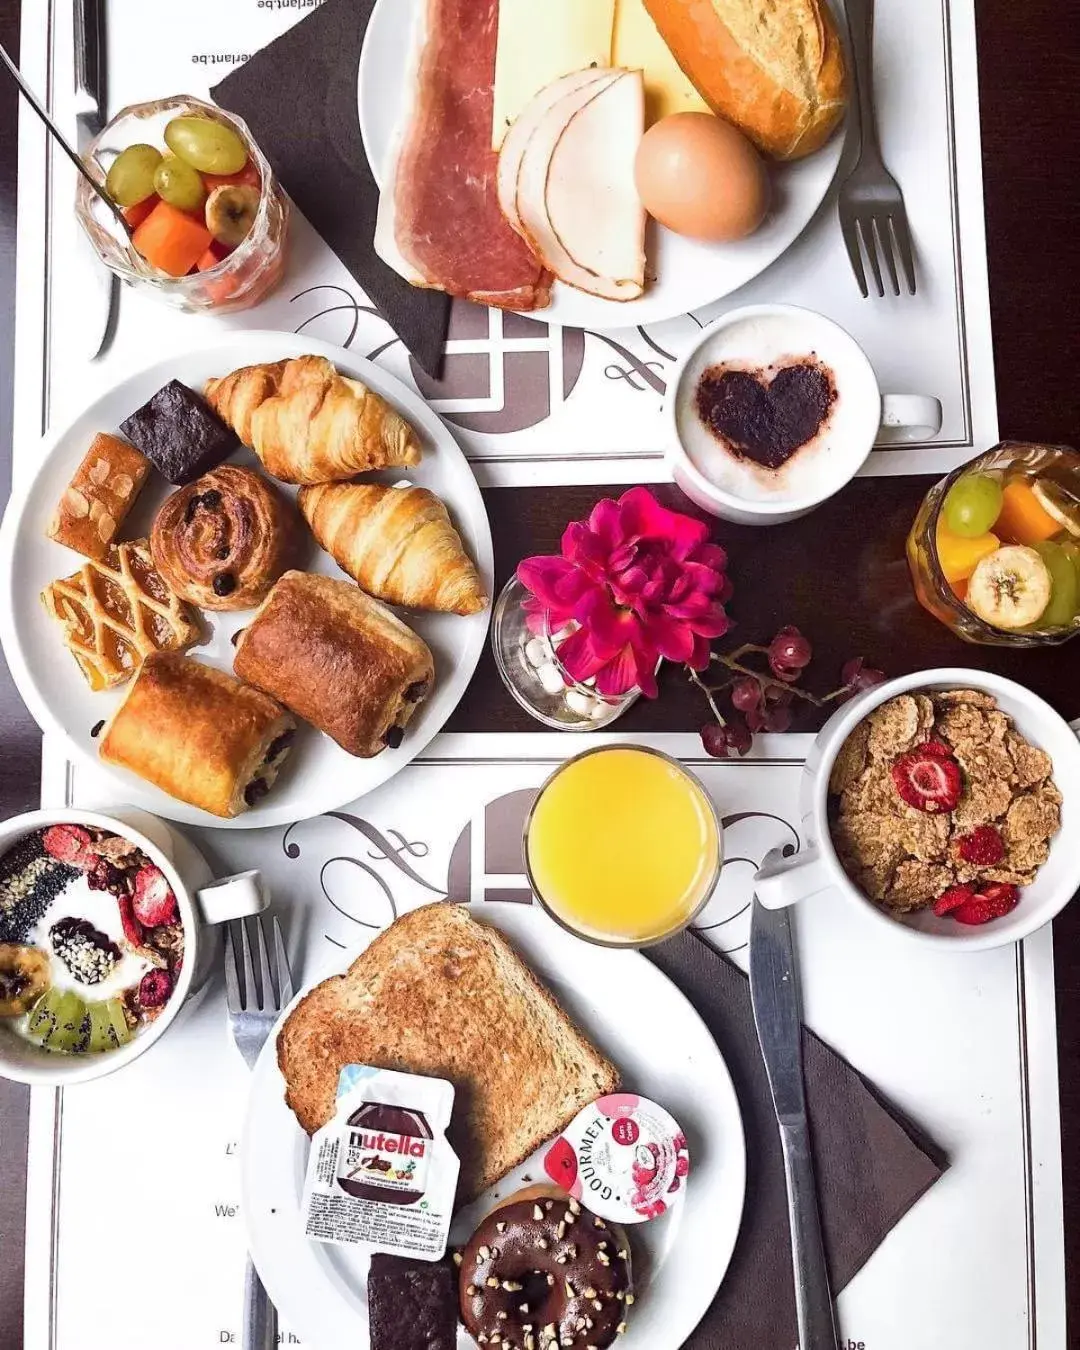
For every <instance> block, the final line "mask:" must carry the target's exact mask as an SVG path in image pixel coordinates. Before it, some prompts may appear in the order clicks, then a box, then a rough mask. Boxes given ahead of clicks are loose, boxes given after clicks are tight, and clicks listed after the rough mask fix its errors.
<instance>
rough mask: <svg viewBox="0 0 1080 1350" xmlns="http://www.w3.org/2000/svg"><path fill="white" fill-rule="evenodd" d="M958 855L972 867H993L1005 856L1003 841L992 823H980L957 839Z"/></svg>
mask: <svg viewBox="0 0 1080 1350" xmlns="http://www.w3.org/2000/svg"><path fill="white" fill-rule="evenodd" d="M958 847H959V850H960V856H961V858H963V860H964V862H966V863H971V865H972V866H973V867H993V866H995V865H996V864H997V863H999V862H1000V861H1001V860H1002V858H1004V856H1005V842H1004V840H1003V839H1002V837H1001V835H1000V834H999V833H998V832H997V830H995V829H994V827H993V825H980V826H979V828H978V829H977V830H972V832H971V834H965V835H964V837H963V838H962V839H961V840H959V842H958Z"/></svg>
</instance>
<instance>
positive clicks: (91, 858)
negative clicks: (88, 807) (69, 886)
mask: <svg viewBox="0 0 1080 1350" xmlns="http://www.w3.org/2000/svg"><path fill="white" fill-rule="evenodd" d="M41 842H42V844H43V845H44V847H45V852H46V853H47V854H48V855H49V857H50V858H55V859H56V861H57V862H62V863H67V864H68V865H69V866H70V867H82V868H87V867H91V866H92V865H93V864H94V862H95V861H96V859H97V854H96V853H94V852H93V850H92V847H91V845H92V843H93V840H92V839H91V838H90V832H89V830H84V829H83V827H82V826H81V825H50V826H49V828H48V829H47V830H46V831H45V837H44V838H43V839H42V841H41Z"/></svg>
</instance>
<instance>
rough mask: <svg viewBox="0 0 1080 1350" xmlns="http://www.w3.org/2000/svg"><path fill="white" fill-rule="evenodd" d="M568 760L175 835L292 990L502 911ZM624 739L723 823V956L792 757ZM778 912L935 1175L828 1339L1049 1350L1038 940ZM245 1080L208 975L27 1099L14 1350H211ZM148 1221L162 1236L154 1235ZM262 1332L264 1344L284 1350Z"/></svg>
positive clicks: (234, 1221)
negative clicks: (261, 881)
mask: <svg viewBox="0 0 1080 1350" xmlns="http://www.w3.org/2000/svg"><path fill="white" fill-rule="evenodd" d="M603 739H605V740H609V741H613V740H615V739H618V738H616V737H614V736H608V737H604V738H603ZM578 744H579V743H578V741H577V740H576V738H570V737H565V736H563V737H560V736H558V735H540V736H532V735H522V736H510V735H508V736H491V735H472V736H443V737H441V738H439V741H438V742H436V743H435V745H434V746H433V747H432V750H431V753H430V754H429V755H427V756H425V757H424V758H422V759H420V760H417V761H416V762H415V763H414V764H413V765H411V766H410V767H409V768H408V769H406V770H404V771H403V772H402V774H401V775H400V776H399V777H398V778H397V779H395V780H394V781H393V782H392V783H390V784H387V785H386V786H385V787H383V788H381V789H379V790H378V791H377V792H374V793H372V794H371V795H370V796H368V797H367V798H365V799H364V800H363V801H362V802H360V803H356V804H354V805H353V806H351V807H347V808H346V809H345V810H344V811H342V812H340V813H335V814H334V815H333V816H327V817H320V818H318V819H315V820H310V821H306V822H303V823H301V824H299V825H295V826H293V827H291V828H290V829H288V830H263V831H242V832H237V831H230V832H228V833H227V834H226V833H224V832H222V831H217V832H214V831H199V832H191V833H190V835H189V837H191V838H193V839H194V840H196V842H197V843H198V844H199V846H200V847H201V848H202V849H203V850H204V851H205V852H206V854H207V856H208V857H209V858H210V860H211V862H212V864H213V865H214V866H216V867H217V868H219V869H220V870H221V871H222V872H225V871H233V870H236V869H242V868H247V867H259V868H261V869H262V870H263V872H264V875H265V876H266V877H267V879H268V881H269V883H270V886H271V888H272V890H273V892H274V894H275V896H276V897H277V900H276V902H275V908H276V910H277V912H278V913H279V914H280V915H281V916H282V921H283V923H284V924H285V927H286V930H287V934H288V940H289V945H290V950H291V952H292V954H293V962H294V973H295V974H297V975H298V976H300V977H301V978H302V972H307V973H308V976H309V978H310V977H312V976H314V975H317V974H319V973H320V972H321V971H322V969H323V968H324V964H325V963H326V962H327V961H328V960H334V961H340V962H341V965H342V966H344V964H346V962H347V960H348V951H349V948H350V946H351V945H352V943H353V942H354V939H355V935H356V934H357V933H358V932H360V931H370V930H372V929H379V928H381V927H383V926H385V925H386V924H387V923H388V922H390V921H391V920H392V918H393V917H394V915H395V914H397V913H399V912H401V911H402V910H404V909H407V908H411V907H413V906H415V905H418V904H424V903H427V902H429V901H431V900H432V899H437V898H439V897H441V896H443V895H446V894H448V893H452V894H453V895H454V896H455V897H456V898H463V899H464V898H467V899H470V900H474V901H479V900H482V899H484V898H485V897H487V898H500V899H506V898H518V899H520V898H521V896H522V894H523V893H527V884H526V882H525V880H524V878H521V877H519V876H517V875H516V874H515V873H514V872H508V870H507V869H508V868H509V867H512V866H514V865H515V864H514V863H513V860H512V858H511V852H513V851H512V850H509V849H508V847H507V839H508V837H509V836H510V835H511V834H512V833H513V826H512V825H510V823H509V822H510V821H515V822H517V821H520V817H521V813H522V810H523V803H522V797H528V796H529V795H530V794H531V793H532V791H533V790H535V788H536V787H537V786H538V785H539V784H540V783H541V782H542V781H543V779H544V778H545V777H546V776H547V774H548V773H550V771H551V769H552V767H553V766H554V765H555V764H557V763H558V762H560V761H561V759H562V758H563V757H565V756H566V755H568V754H571V753H573V752H574V751H575V750H576V749H577V748H578ZM649 744H652V745H656V746H657V747H658V748H661V749H664V750H667V751H668V752H669V753H672V754H676V755H678V756H679V757H681V758H682V759H683V760H684V762H686V763H687V764H688V765H689V766H690V767H691V768H692V769H693V771H694V772H695V773H697V774H698V775H700V777H701V779H702V781H703V782H704V784H705V785H706V787H707V789H708V791H709V792H710V794H711V795H712V797H713V799H714V800H715V802H716V804H717V807H718V810H719V812H720V815H721V816H722V817H723V818H724V819H725V840H726V849H725V852H726V855H727V857H728V858H729V860H730V861H729V862H728V864H727V866H726V867H725V869H724V874H723V879H722V881H721V884H720V887H719V889H718V891H717V894H716V896H715V897H714V899H713V900H712V901H711V902H710V905H709V906H708V908H707V909H706V911H705V912H704V914H703V915H702V917H701V920H700V926H701V929H702V931H703V932H704V934H705V936H706V937H707V938H708V939H709V940H710V941H711V942H713V943H714V944H715V945H716V946H717V947H719V948H720V949H721V950H724V951H726V952H728V953H729V954H730V955H731V956H732V958H733V959H734V960H735V961H736V962H739V963H744V961H745V946H746V939H747V925H748V910H749V900H750V879H751V877H752V875H753V869H754V867H755V865H756V864H757V863H758V862H759V861H760V859H761V858H762V856H763V855H764V853H765V852H766V851H767V850H768V849H769V848H771V847H773V846H775V845H777V844H781V843H787V842H793V841H795V840H797V838H798V834H797V830H796V827H795V825H794V824H793V822H794V821H796V820H797V819H798V810H797V797H798V788H799V779H800V777H801V774H802V758H801V756H802V755H803V754H804V753H805V751H806V749H807V747H808V744H809V738H808V737H798V736H788V737H778V738H777V737H766V738H762V742H761V744H760V746H759V750H758V753H759V754H764V755H772V756H773V757H770V758H765V757H758V758H752V759H748V760H743V761H738V762H728V763H721V762H718V761H716V760H709V759H706V758H705V757H704V756H703V755H702V754H701V750H700V744H699V743H698V741H697V738H696V737H691V736H661V737H652V738H650V739H649ZM46 788H47V789H51V790H53V796H54V799H56V798H57V795H59V796H62V795H63V793H64V792H65V791H68V792H70V794H71V798H72V800H74V801H76V802H82V803H89V802H94V803H101V802H102V801H103V800H108V798H107V790H106V787H105V784H104V782H103V780H100V779H95V776H94V775H93V774H90V773H84V772H83V770H82V769H81V768H80V769H79V770H78V772H77V773H76V775H75V777H74V778H73V779H70V780H66V781H65V779H61V780H60V781H51V782H48V783H47V784H46ZM57 789H59V793H57ZM515 796H516V798H517V799H516V800H515ZM451 803H452V805H451ZM516 856H517V855H516V852H515V853H514V857H516ZM517 866H520V864H519V863H518V864H517ZM794 917H795V924H796V930H797V941H798V947H799V960H800V970H801V973H802V985H803V994H804V1005H805V1015H806V1020H807V1024H808V1025H810V1026H812V1027H813V1028H814V1030H815V1031H816V1032H817V1033H818V1034H819V1035H820V1036H821V1037H822V1038H823V1039H824V1040H825V1041H826V1042H828V1043H829V1044H831V1045H833V1046H834V1047H835V1048H836V1049H837V1050H838V1051H839V1052H840V1053H841V1054H842V1055H844V1057H845V1058H847V1059H848V1060H849V1062H850V1063H852V1064H853V1065H854V1066H855V1067H856V1068H857V1069H860V1070H862V1071H863V1072H865V1073H866V1074H867V1075H868V1076H869V1078H870V1079H871V1081H872V1082H873V1083H874V1085H875V1086H876V1088H877V1089H878V1090H880V1091H881V1092H882V1093H884V1094H885V1096H886V1097H887V1098H888V1099H889V1100H890V1101H891V1102H892V1103H893V1104H894V1105H895V1106H896V1107H897V1108H898V1109H899V1110H901V1111H903V1112H904V1113H905V1114H906V1115H907V1116H909V1117H910V1119H912V1120H914V1121H916V1122H918V1124H919V1125H920V1126H922V1127H923V1128H924V1129H926V1130H927V1131H928V1133H929V1134H930V1135H931V1137H932V1138H934V1140H935V1141H936V1142H937V1143H938V1144H939V1145H940V1146H941V1147H942V1148H943V1149H944V1150H945V1151H946V1153H947V1154H948V1156H949V1159H950V1169H949V1171H948V1173H947V1174H946V1175H945V1177H944V1178H943V1179H942V1180H941V1181H939V1182H938V1183H937V1184H936V1185H935V1186H934V1187H933V1188H932V1189H931V1191H930V1192H929V1194H927V1195H926V1196H924V1198H923V1199H922V1200H920V1201H919V1203H918V1204H917V1205H916V1206H915V1208H914V1209H913V1210H912V1211H911V1212H910V1213H909V1214H908V1215H907V1216H906V1217H905V1218H904V1219H903V1221H902V1222H901V1223H900V1224H899V1225H898V1226H897V1227H896V1228H895V1229H894V1230H893V1232H892V1233H891V1234H890V1235H889V1237H888V1238H887V1239H886V1240H885V1242H884V1243H883V1245H882V1246H881V1247H880V1248H879V1249H878V1251H877V1252H876V1253H875V1254H874V1255H873V1256H872V1257H871V1259H870V1261H869V1263H868V1264H867V1265H866V1267H865V1268H864V1269H863V1270H862V1272H861V1273H860V1274H859V1275H858V1276H856V1278H855V1279H854V1280H853V1281H852V1283H851V1285H850V1286H849V1287H848V1288H847V1289H846V1290H845V1291H844V1293H843V1294H842V1295H841V1297H840V1299H839V1305H838V1306H839V1319H840V1326H841V1330H842V1333H843V1334H842V1338H841V1345H842V1346H844V1347H848V1346H851V1347H857V1346H858V1345H859V1344H860V1343H861V1344H862V1345H863V1347H864V1350H911V1347H913V1346H918V1347H919V1350H935V1348H936V1347H941V1350H944V1348H945V1347H955V1346H974V1345H988V1346H989V1345H992V1346H993V1347H994V1350H1025V1347H1029V1348H1030V1350H1034V1347H1035V1346H1038V1347H1040V1350H1045V1348H1046V1347H1052V1350H1064V1346H1065V1332H1064V1310H1065V1303H1064V1270H1063V1262H1062V1256H1061V1253H1062V1238H1061V1229H1060V1222H1061V1210H1060V1183H1059V1184H1058V1186H1057V1188H1056V1190H1055V1187H1054V1185H1053V1182H1052V1179H1051V1178H1052V1176H1053V1173H1054V1169H1055V1168H1056V1167H1057V1165H1058V1159H1059V1151H1060V1139H1059V1136H1058V1118H1057V1100H1056V1044H1055V1040H1054V1036H1053V990H1052V987H1051V986H1050V985H1049V984H1048V982H1047V981H1046V978H1045V976H1046V972H1047V971H1048V970H1049V969H1051V965H1052V952H1051V944H1050V934H1049V930H1047V931H1045V932H1043V933H1041V934H1038V935H1037V936H1036V937H1034V938H1032V939H1029V940H1028V941H1027V942H1025V943H1023V944H1022V945H1021V946H1020V947H1018V948H1014V949H1006V950H1001V951H994V952H987V953H983V954H981V955H978V956H973V957H970V958H969V959H966V960H962V961H957V960H956V958H955V957H953V956H945V955H938V954H937V953H932V954H928V953H926V952H925V951H923V950H922V949H921V948H919V947H918V946H916V945H915V944H911V945H910V946H909V945H908V944H906V943H903V942H900V943H897V942H895V941H892V940H890V939H889V937H888V935H887V934H886V935H885V936H884V937H883V935H882V933H881V932H880V931H879V928H878V925H876V924H874V923H871V922H869V921H865V922H864V921H858V920H853V919H852V916H851V914H850V912H849V911H848V909H847V907H846V906H845V905H844V904H843V902H842V900H841V899H840V898H839V897H837V896H831V895H828V894H823V895H821V896H818V897H816V899H815V901H814V902H813V909H812V912H811V910H810V909H809V908H804V909H803V910H801V911H798V910H797V911H795V916H794ZM246 1075H247V1071H246V1070H245V1069H244V1067H243V1064H242V1061H241V1060H240V1059H239V1057H238V1055H237V1053H236V1051H235V1049H234V1048H233V1046H232V1045H231V1044H230V1042H229V1035H228V1030H227V1025H226V1020H225V1012H224V1006H223V996H222V989H221V982H220V980H217V981H216V982H215V985H214V986H213V987H212V988H211V990H210V991H209V994H208V995H207V997H206V998H205V1000H204V1001H203V1002H202V1003H201V1005H200V1006H198V1007H197V1008H195V1009H193V1010H191V1011H190V1012H188V1013H185V1014H184V1017H183V1019H182V1020H181V1022H179V1023H178V1024H177V1025H176V1027H174V1028H173V1029H172V1030H171V1031H170V1033H169V1035H168V1036H167V1037H166V1038H165V1039H164V1040H163V1041H162V1043H161V1044H160V1046H158V1047H156V1048H155V1050H154V1051H152V1052H151V1053H149V1054H147V1055H146V1056H144V1057H143V1058H142V1059H141V1060H139V1061H138V1062H137V1063H136V1064H134V1065H132V1066H131V1067H130V1069H128V1070H126V1071H125V1072H123V1073H121V1074H118V1075H116V1076H114V1077H113V1078H106V1079H103V1080H101V1081H100V1082H97V1083H90V1084H87V1085H85V1086H83V1087H80V1088H77V1089H69V1090H67V1091H66V1092H63V1093H54V1092H52V1091H48V1090H41V1091H35V1092H34V1094H33V1118H32V1120H31V1140H32V1147H31V1195H30V1233H29V1239H30V1240H29V1249H28V1253H27V1273H28V1288H27V1333H26V1342H25V1346H26V1350H45V1348H46V1347H48V1350H116V1348H117V1347H120V1350H137V1347H139V1346H141V1345H144V1344H145V1343H146V1341H147V1338H148V1337H149V1338H151V1339H152V1341H153V1344H154V1346H155V1347H156V1350H203V1348H204V1347H205V1348H206V1350H209V1348H210V1347H211V1346H214V1345H224V1344H229V1343H231V1341H232V1338H233V1337H234V1336H236V1335H237V1333H238V1330H239V1326H238V1319H239V1312H240V1291H241V1282H242V1275H243V1258H244V1238H243V1232H242V1227H241V1220H240V1217H239V1172H238V1169H237V1156H238V1154H237V1150H238V1147H239V1139H240V1130H241V1124H242V1120H243V1112H244V1095H245V1088H246ZM118 1122H119V1123H120V1124H119V1126H118ZM162 1212H164V1213H166V1214H167V1222H157V1221H155V1220H154V1218H153V1216H154V1215H155V1214H160V1213H162ZM105 1223H107V1228H108V1231H109V1232H110V1233H111V1232H118V1233H120V1234H127V1233H132V1234H138V1235H139V1241H140V1243H141V1244H142V1243H143V1241H144V1235H145V1240H146V1244H147V1248H148V1250H152V1253H153V1255H152V1258H150V1257H147V1262H148V1263H149V1262H150V1261H151V1259H152V1264H147V1265H146V1267H145V1270H146V1272H147V1273H146V1275H145V1276H144V1277H143V1278H140V1279H138V1280H133V1281H130V1282H129V1283H128V1285H127V1286H126V1287H125V1290H124V1297H123V1299H117V1297H116V1291H115V1289H114V1288H113V1287H112V1286H111V1285H110V1284H109V1283H107V1282H104V1281H102V1280H101V1279H100V1278H99V1277H98V1274H97V1271H96V1267H95V1264H94V1262H92V1261H87V1260H86V1258H85V1253H86V1252H87V1251H90V1250H94V1249H96V1248H97V1247H98V1246H99V1244H100V1243H101V1241H102V1228H103V1224H105ZM140 1267H141V1263H140ZM153 1269H160V1270H162V1271H165V1272H168V1271H175V1270H183V1271H184V1272H185V1279H186V1280H188V1281H190V1282H191V1287H193V1288H197V1289H198V1290H199V1297H198V1298H191V1299H182V1300H175V1301H171V1302H170V1305H169V1315H168V1317H167V1318H165V1317H163V1316H162V1312H161V1288H160V1285H159V1284H158V1282H157V1280H156V1279H151V1278H149V1272H150V1271H151V1270H153ZM283 1330H284V1333H285V1340H284V1343H285V1344H297V1343H298V1341H296V1340H290V1339H289V1334H290V1333H289V1331H288V1329H287V1328H285V1329H283ZM292 1334H295V1333H292ZM740 1350H742V1347H740ZM770 1350H782V1347H775V1348H774V1347H770Z"/></svg>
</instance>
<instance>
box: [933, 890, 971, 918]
mask: <svg viewBox="0 0 1080 1350" xmlns="http://www.w3.org/2000/svg"><path fill="white" fill-rule="evenodd" d="M974 899H975V892H974V891H973V890H972V889H971V887H970V886H950V887H949V889H948V890H947V891H945V892H944V893H943V894H942V895H939V896H938V898H937V899H936V900H935V901H934V913H935V914H936V915H937V916H938V918H939V919H943V918H944V917H945V916H946V914H951V913H952V912H953V910H954V909H959V908H960V906H961V905H969V904H971V902H972V901H973V900H974Z"/></svg>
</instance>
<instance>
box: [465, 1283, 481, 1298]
mask: <svg viewBox="0 0 1080 1350" xmlns="http://www.w3.org/2000/svg"><path fill="white" fill-rule="evenodd" d="M465 1292H466V1294H468V1296H469V1297H470V1298H475V1297H476V1296H477V1294H478V1293H479V1292H480V1290H479V1289H477V1287H476V1285H475V1284H470V1285H466V1287H465Z"/></svg>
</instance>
